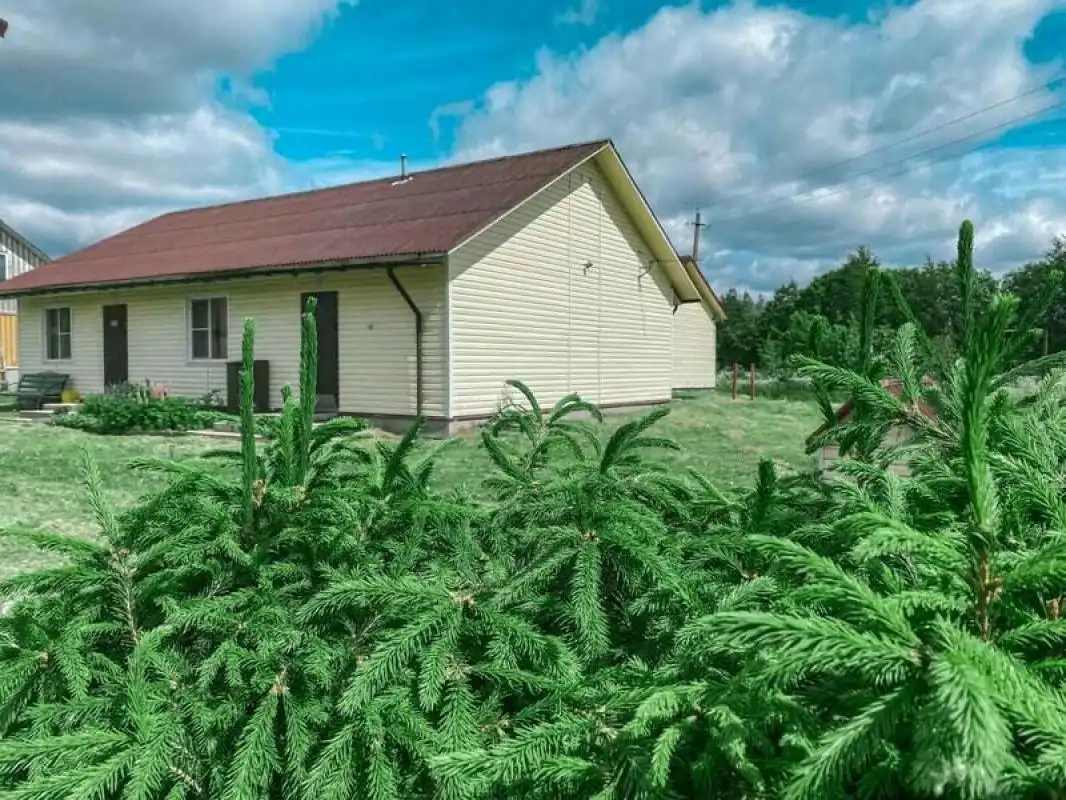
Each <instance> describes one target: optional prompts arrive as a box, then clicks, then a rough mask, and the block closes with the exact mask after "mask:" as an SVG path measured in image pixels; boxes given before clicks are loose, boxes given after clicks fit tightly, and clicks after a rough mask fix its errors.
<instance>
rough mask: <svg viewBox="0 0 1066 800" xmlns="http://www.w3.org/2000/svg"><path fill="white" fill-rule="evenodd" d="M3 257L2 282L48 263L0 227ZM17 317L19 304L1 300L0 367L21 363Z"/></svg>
mask: <svg viewBox="0 0 1066 800" xmlns="http://www.w3.org/2000/svg"><path fill="white" fill-rule="evenodd" d="M0 256H4V257H3V258H0V260H2V261H3V262H4V264H5V265H6V268H5V270H4V273H3V274H0V281H5V280H8V279H10V278H14V277H15V276H16V275H21V274H22V273H24V272H29V271H30V270H31V269H33V268H35V267H39V266H40V265H41V264H42V263H43V262H45V261H46V260H47V259H43V258H41V257H40V255H39V254H38V253H37V252H36V251H35V250H34V249H33V248H32V247H30V246H28V245H27V244H26V242H24V241H23V240H22V239H20V238H19V237H17V236H11V235H10V234H9V233H8V232H7V230H6V229H4V228H3V227H0ZM17 313H18V300H13V299H10V298H0V367H12V366H17V365H18V363H19V361H18V355H19V350H18V320H17V319H16V316H15V315H16V314H17ZM0 377H3V376H2V375H0Z"/></svg>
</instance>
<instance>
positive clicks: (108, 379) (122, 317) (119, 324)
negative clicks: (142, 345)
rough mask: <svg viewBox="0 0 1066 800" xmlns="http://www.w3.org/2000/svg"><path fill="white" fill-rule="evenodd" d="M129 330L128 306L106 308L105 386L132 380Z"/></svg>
mask: <svg viewBox="0 0 1066 800" xmlns="http://www.w3.org/2000/svg"><path fill="white" fill-rule="evenodd" d="M129 347H130V345H129V328H128V327H127V314H126V305H125V304H122V305H115V306H104V386H105V387H106V386H118V385H119V384H123V383H126V382H127V381H128V380H129V379H130V349H129Z"/></svg>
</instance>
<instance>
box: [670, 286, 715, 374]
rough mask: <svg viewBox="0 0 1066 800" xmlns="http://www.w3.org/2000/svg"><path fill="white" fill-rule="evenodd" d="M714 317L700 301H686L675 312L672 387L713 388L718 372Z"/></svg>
mask: <svg viewBox="0 0 1066 800" xmlns="http://www.w3.org/2000/svg"><path fill="white" fill-rule="evenodd" d="M715 336H716V329H715V323H714V317H713V316H712V315H711V312H710V311H709V310H708V309H707V307H706V306H704V305H703V304H702V303H685V304H683V305H679V306H678V307H677V311H676V312H675V313H674V346H673V351H674V356H673V357H674V388H675V389H712V388H714V385H715V377H716V374H717V369H718V363H717V356H718V353H717V342H716V338H715Z"/></svg>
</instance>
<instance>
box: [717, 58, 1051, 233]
mask: <svg viewBox="0 0 1066 800" xmlns="http://www.w3.org/2000/svg"><path fill="white" fill-rule="evenodd" d="M1063 83H1066V75H1061V76H1059V77H1057V78H1054V79H1052V80H1050V81H1047V82H1046V83H1043V84H1041V85H1040V86H1034V87H1033V88H1031V89H1028V90H1027V91H1025V92H1022V93H1021V94H1017V95H1014V96H1013V97H1008V98H1007V99H1006V100H1000V101H999V102H997V103H992V104H991V105H987V106H983V107H982V108H979V109H977V110H976V111H971V112H969V113H968V114H964V115H962V116H961V117H955V118H954V119H950V120H948V121H947V122H942V123H940V124H939V125H934V126H933V127H932V128H926V129H925V130H922V131H919V132H917V133H913V134H911V135H910V136H907V137H905V138H903V139H899V140H897V141H894V142H888V143H887V144H883V145H880V146H878V147H874V148H872V149H870V150H866V151H865V152H862V153H859V154H858V155H856V156H852V157H851V158H846V159H843V160H842V161H836V162H834V163H832V164H827V165H825V166H823V167H818V168H816V169H813V170H810V171H809V172H804V173H802V174H800V175H798V176H796V177H795V178H793V179H792V180H791V181H790V183H796V182H799V181H804V180H807V179H808V178H811V177H813V176H815V175H820V174H821V173H823V172H829V171H831V170H835V169H838V168H839V167H844V166H847V165H848V164H854V163H855V162H856V161H861V160H863V159H864V158H867V157H869V156H872V155H875V154H877V153H883V152H885V151H886V150H892V149H895V148H897V147H901V146H902V145H905V144H909V143H911V142H914V141H917V140H919V139H922V138H924V137H926V136H929V135H930V134H933V133H937V132H939V131H942V130H945V129H947V128H950V127H951V126H953V125H958V124H959V123H960V122H967V121H969V120H971V119H974V118H975V117H979V116H981V115H982V114H987V113H988V112H989V111H995V110H996V109H998V108H1003V107H1004V106H1007V105H1010V104H1011V103H1016V102H1018V101H1019V100H1024V99H1025V98H1027V97H1031V96H1032V95H1034V94H1036V93H1038V92H1042V91H1046V90H1054V89H1056V88H1058V87H1059V86H1061V85H1063ZM912 157H913V156H908V158H912ZM897 163H898V162H897ZM843 180H848V178H847V177H845V178H843ZM823 188H824V187H823ZM757 191H759V189H758V187H749V188H748V189H746V190H745V191H743V192H738V193H736V194H733V195H728V196H726V197H724V198H722V199H720V200H716V201H714V202H713V203H712V204H711V205H710V206H709V207H705V208H703V210H704V211H708V212H710V213H713V212H714V209H715V208H718V207H720V206H722V205H724V204H727V203H733V202H735V201H736V200H740V199H742V198H744V197H748V196H750V195H752V194H754V193H755V192H757Z"/></svg>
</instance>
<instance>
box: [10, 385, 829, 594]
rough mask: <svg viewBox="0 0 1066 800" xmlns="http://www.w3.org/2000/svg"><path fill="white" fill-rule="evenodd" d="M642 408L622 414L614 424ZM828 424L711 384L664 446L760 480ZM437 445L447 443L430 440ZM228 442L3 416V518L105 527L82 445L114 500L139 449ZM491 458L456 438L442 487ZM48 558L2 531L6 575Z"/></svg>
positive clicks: (668, 423) (175, 451) (166, 453)
mask: <svg viewBox="0 0 1066 800" xmlns="http://www.w3.org/2000/svg"><path fill="white" fill-rule="evenodd" d="M631 418H632V416H631V415H629V416H623V415H612V416H609V417H608V418H607V422H606V423H605V424H606V425H607V427H609V428H614V427H616V426H617V425H619V424H621V423H622V422H624V421H626V420H627V419H631ZM818 423H819V418H818V412H817V410H816V409H815V407H814V405H813V404H812V403H810V402H798V401H794V400H771V399H763V400H758V399H757V400H756V401H755V402H754V403H753V402H751V401H749V400H739V401H736V402H733V401H732V400H731V399H730V398H729V396H728V395H726V394H723V393H714V392H703V393H698V394H693V395H691V396H689V397H686V398H682V399H679V400H678V401H676V402H675V403H674V404H673V410H672V413H671V414H670V416H668V417H667V418H666V419H665V420H664V421H663V422H662V423H660V425H659V427H658V429H657V430H658V433H659V434H660V435H664V436H668V437H671V438H673V439H676V440H677V441H678V442H680V443H681V445H682V446H683V448H684V449H683V450H682V452H680V453H669V454H664V455H662V456H657V457H663V458H668V459H669V460H670V462H671V463H672V464H676V465H677V466H678V467H679V468H688V467H692V468H695V469H697V470H700V471H701V472H703V473H704V474H706V475H707V476H708V477H709V478H710V479H711V480H713V481H714V482H715V483H717V484H718V485H719V486H720V487H721V488H723V489H729V488H737V487H743V486H747V485H750V483H751V481H752V479H753V477H754V474H755V467H756V465H757V463H758V461H759V459H760V458H761V457H762V456H770V457H772V458H774V459H775V460H778V461H781V462H783V463H785V464H788V465H790V466H793V467H798V468H802V467H805V466H809V465H811V464H812V463H813V461H812V458H811V457H808V456H806V455H804V453H803V440H804V439H805V438H806V436H807V435H808V434H809V433H811V431H813V430H814V429H815V428H816V427H817V426H818ZM427 446H429V447H437V446H440V445H439V444H436V443H430V444H428V445H427ZM218 447H219V442H218V440H213V439H207V438H202V437H198V436H186V437H167V438H162V437H156V436H118V437H105V436H93V435H90V434H86V433H82V432H80V431H73V430H66V429H63V428H56V427H52V426H44V425H18V424H10V423H8V424H4V423H2V422H0V498H4V499H5V506H6V507H5V508H4V509H3V514H4V516H3V518H2V520H0V526H2V527H9V526H34V527H37V526H40V527H43V528H46V529H48V530H53V531H56V532H60V533H64V534H69V535H72V536H92V535H94V532H95V530H96V528H95V524H94V521H93V516H92V509H91V508H90V507H89V503H88V499H87V496H86V492H85V491H84V489H83V488H82V487H81V484H80V480H81V477H80V472H81V464H82V452H83V451H88V453H89V454H90V455H91V456H92V458H93V460H94V462H95V463H96V464H97V466H98V468H99V470H100V474H101V477H102V478H103V483H104V486H105V487H106V493H107V496H108V499H109V500H110V501H111V502H113V503H114V504H116V505H117V506H119V507H123V506H128V505H130V504H132V503H133V502H135V501H136V500H137V499H138V498H139V497H141V496H143V495H144V494H146V493H148V492H151V491H153V490H155V489H158V488H160V485H161V479H160V478H159V477H158V476H156V475H153V474H146V473H143V472H135V471H133V470H130V469H129V468H128V467H127V464H128V462H129V461H130V459H131V458H134V457H144V456H157V457H164V458H170V459H179V460H180V459H190V458H195V457H196V456H198V455H199V454H201V453H203V452H205V451H207V450H212V449H217V448H218ZM484 464H485V457H484V455H483V454H482V453H481V452H480V450H479V444H478V440H477V437H476V436H474V435H470V436H464V437H459V438H458V439H457V440H455V441H453V442H451V443H450V444H449V446H448V449H447V452H446V453H445V454H444V456H443V458H442V459H441V463H440V465H439V470H438V472H437V480H438V482H439V483H440V485H441V486H445V487H446V486H455V485H458V484H461V483H464V482H465V483H470V482H472V481H475V480H476V479H477V476H479V475H481V474H482V473H483V471H484ZM42 559H43V557H42V555H41V554H39V553H37V552H31V551H28V550H25V549H20V548H19V547H17V546H15V545H14V544H13V543H12V542H11V541H6V540H3V539H0V578H3V577H5V576H6V575H11V574H15V573H18V572H21V571H24V570H26V569H29V568H34V567H39V566H41V565H42V564H43V563H46V562H45V561H43V560H42Z"/></svg>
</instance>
